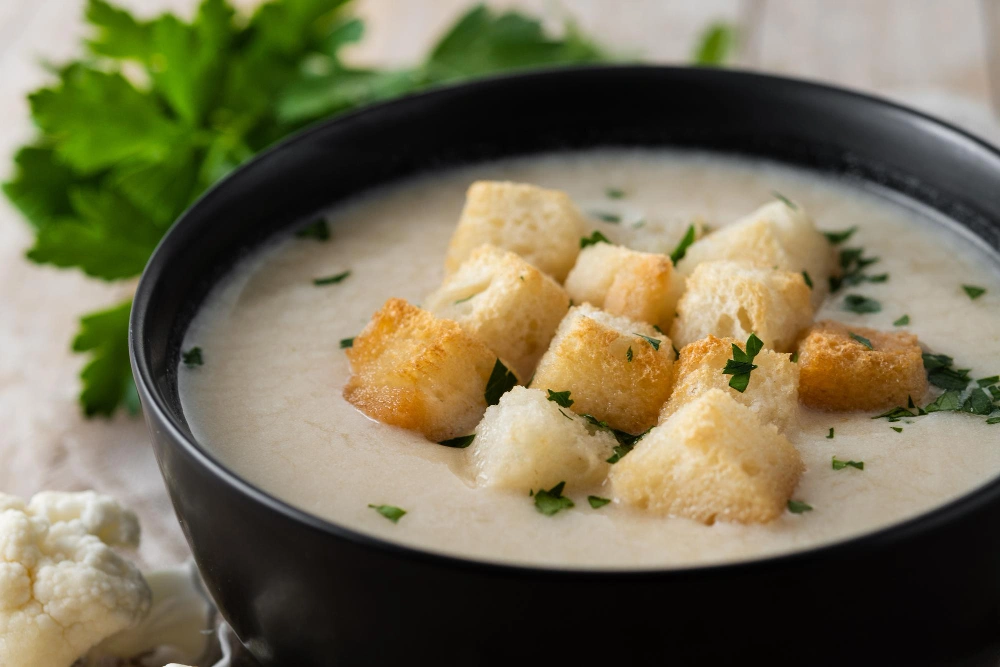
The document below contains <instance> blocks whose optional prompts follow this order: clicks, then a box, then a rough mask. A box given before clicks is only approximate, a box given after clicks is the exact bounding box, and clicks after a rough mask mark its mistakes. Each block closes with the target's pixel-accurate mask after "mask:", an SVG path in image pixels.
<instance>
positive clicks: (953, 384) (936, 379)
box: [927, 367, 972, 390]
mask: <svg viewBox="0 0 1000 667" xmlns="http://www.w3.org/2000/svg"><path fill="white" fill-rule="evenodd" d="M927 381H928V382H930V383H931V384H932V385H934V386H935V387H940V388H941V389H957V390H962V389H965V388H966V387H968V386H969V383H970V382H972V378H970V377H969V369H968V368H958V369H956V368H951V367H942V368H935V369H934V370H931V371H928V372H927Z"/></svg>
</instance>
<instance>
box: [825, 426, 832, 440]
mask: <svg viewBox="0 0 1000 667" xmlns="http://www.w3.org/2000/svg"><path fill="white" fill-rule="evenodd" d="M826 439H827V440H833V427H832V426H831V427H830V433H829V434H827V436H826Z"/></svg>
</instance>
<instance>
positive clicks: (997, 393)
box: [990, 387, 1000, 401]
mask: <svg viewBox="0 0 1000 667" xmlns="http://www.w3.org/2000/svg"><path fill="white" fill-rule="evenodd" d="M990 394H992V395H993V400H994V401H1000V387H990Z"/></svg>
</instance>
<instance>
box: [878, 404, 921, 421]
mask: <svg viewBox="0 0 1000 667" xmlns="http://www.w3.org/2000/svg"><path fill="white" fill-rule="evenodd" d="M903 417H916V415H915V414H913V413H912V412H910V411H909V410H907V409H906V408H901V407H898V406H897V407H895V408H892V409H891V410H886V411H885V412H883V413H882V414H880V415H875V416H874V417H872V419H888V420H889V421H890V422H898V421H899V420H901V419H902V418H903Z"/></svg>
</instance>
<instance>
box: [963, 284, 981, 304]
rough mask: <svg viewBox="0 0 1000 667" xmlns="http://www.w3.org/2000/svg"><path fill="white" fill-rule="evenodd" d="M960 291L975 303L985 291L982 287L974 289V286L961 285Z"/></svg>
mask: <svg viewBox="0 0 1000 667" xmlns="http://www.w3.org/2000/svg"><path fill="white" fill-rule="evenodd" d="M962 289H964V290H965V293H966V294H968V295H969V298H970V299H972V300H973V301H975V300H976V299H978V298H979V297H981V296H982V295H984V294H986V290H985V289H983V288H982V287H976V286H975V285H962Z"/></svg>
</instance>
